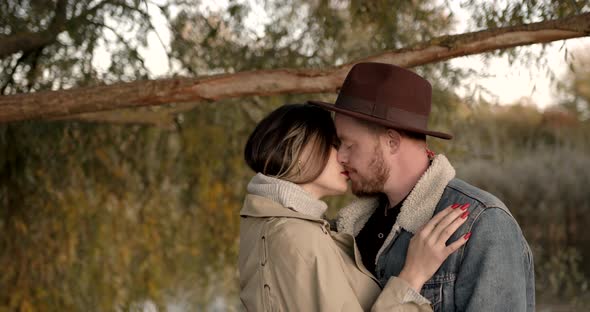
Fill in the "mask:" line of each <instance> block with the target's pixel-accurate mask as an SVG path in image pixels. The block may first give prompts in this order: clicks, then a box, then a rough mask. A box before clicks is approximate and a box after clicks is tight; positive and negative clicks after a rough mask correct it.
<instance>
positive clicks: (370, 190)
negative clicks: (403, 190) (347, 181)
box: [351, 144, 389, 196]
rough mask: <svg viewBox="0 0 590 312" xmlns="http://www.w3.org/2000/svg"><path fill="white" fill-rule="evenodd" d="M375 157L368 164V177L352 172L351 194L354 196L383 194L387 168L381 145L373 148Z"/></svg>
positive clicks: (387, 173)
mask: <svg viewBox="0 0 590 312" xmlns="http://www.w3.org/2000/svg"><path fill="white" fill-rule="evenodd" d="M373 155H375V157H373V159H372V160H371V163H369V170H368V171H369V176H368V177H365V176H362V175H360V174H359V172H358V171H356V170H354V173H356V174H355V178H356V179H355V180H352V179H351V189H352V193H353V194H354V195H356V196H373V195H377V194H379V193H383V188H384V186H385V182H386V181H387V179H388V178H389V168H388V167H386V166H385V160H384V159H383V153H382V151H381V144H377V146H375V151H374V153H373Z"/></svg>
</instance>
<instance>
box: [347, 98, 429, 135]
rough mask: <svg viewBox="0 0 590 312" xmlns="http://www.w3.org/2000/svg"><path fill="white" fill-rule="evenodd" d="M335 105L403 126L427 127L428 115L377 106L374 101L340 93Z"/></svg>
mask: <svg viewBox="0 0 590 312" xmlns="http://www.w3.org/2000/svg"><path fill="white" fill-rule="evenodd" d="M335 107H338V108H341V109H346V110H349V111H353V112H357V113H361V114H365V115H369V116H372V117H376V118H380V119H384V120H388V121H391V122H393V123H397V124H400V125H404V126H411V127H414V128H422V129H424V130H426V129H427V127H428V116H424V115H421V114H416V113H414V112H408V111H407V110H403V109H399V108H395V107H391V106H382V107H379V106H378V105H375V103H374V102H371V101H367V100H363V99H359V98H356V97H352V96H347V95H344V94H342V93H341V94H340V95H339V96H338V99H336V103H335Z"/></svg>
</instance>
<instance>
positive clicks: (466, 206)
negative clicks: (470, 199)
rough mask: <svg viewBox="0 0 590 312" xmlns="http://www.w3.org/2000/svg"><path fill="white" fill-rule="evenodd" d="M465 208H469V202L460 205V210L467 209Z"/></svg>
mask: <svg viewBox="0 0 590 312" xmlns="http://www.w3.org/2000/svg"><path fill="white" fill-rule="evenodd" d="M467 208H469V203H467V204H465V205H463V206H461V210H467Z"/></svg>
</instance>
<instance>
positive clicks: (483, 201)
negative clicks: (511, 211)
mask: <svg viewBox="0 0 590 312" xmlns="http://www.w3.org/2000/svg"><path fill="white" fill-rule="evenodd" d="M445 197H451V198H453V199H461V198H462V199H465V200H468V201H470V202H472V203H471V204H472V205H473V204H479V205H481V207H482V208H484V209H485V208H501V209H503V210H508V208H507V207H506V205H505V204H504V202H502V201H501V200H500V199H499V198H498V197H496V196H495V195H493V194H491V193H490V192H487V191H484V190H482V189H480V188H478V187H476V186H474V185H471V184H469V183H467V182H465V181H463V180H461V179H458V178H454V179H453V180H451V181H450V182H449V184H448V185H447V187H446V188H445V191H444V193H443V198H445Z"/></svg>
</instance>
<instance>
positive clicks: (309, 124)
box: [244, 104, 339, 183]
mask: <svg viewBox="0 0 590 312" xmlns="http://www.w3.org/2000/svg"><path fill="white" fill-rule="evenodd" d="M338 142H339V141H338V137H337V135H336V128H335V127H334V122H333V121H332V118H331V116H330V112H328V111H327V110H324V109H322V108H320V107H318V106H314V105H309V104H288V105H284V106H281V107H279V108H278V109H276V110H274V111H272V112H271V113H270V114H269V115H268V116H266V117H265V118H264V119H262V121H260V123H259V124H258V125H257V126H256V128H255V129H254V131H253V132H252V134H251V135H250V137H249V138H248V142H247V143H246V147H245V149H244V159H245V160H246V163H247V164H248V166H249V167H250V168H251V169H252V170H254V171H255V172H259V173H262V174H264V175H268V176H271V177H275V178H279V179H284V180H287V181H290V182H293V183H308V182H311V181H313V180H315V179H316V178H317V177H318V176H319V175H320V174H321V173H322V171H323V170H324V168H325V167H326V164H327V163H328V159H329V157H330V151H331V149H332V146H337V145H338Z"/></svg>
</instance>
